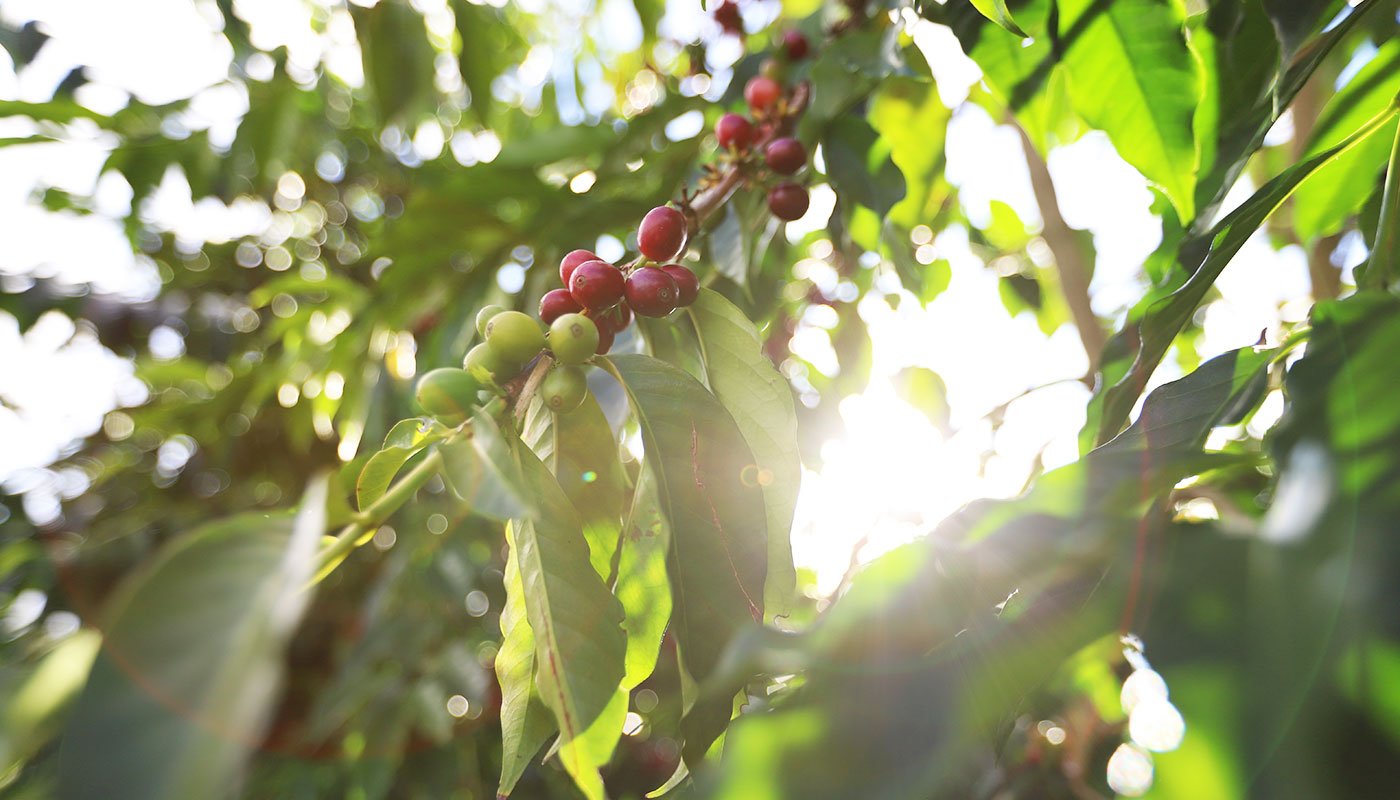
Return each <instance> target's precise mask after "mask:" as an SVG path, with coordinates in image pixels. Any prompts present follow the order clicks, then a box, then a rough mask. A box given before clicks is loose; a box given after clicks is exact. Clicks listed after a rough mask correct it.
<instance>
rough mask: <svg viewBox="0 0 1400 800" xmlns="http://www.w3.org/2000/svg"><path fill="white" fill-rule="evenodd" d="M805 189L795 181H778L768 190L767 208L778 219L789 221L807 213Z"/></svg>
mask: <svg viewBox="0 0 1400 800" xmlns="http://www.w3.org/2000/svg"><path fill="white" fill-rule="evenodd" d="M809 203H810V199H809V198H808V197H807V190H806V189H804V188H802V187H801V186H798V185H797V184H795V183H780V184H778V185H777V186H774V187H773V189H772V191H770V192H768V210H769V211H772V212H773V216H775V217H777V218H778V219H783V220H787V221H788V222H791V221H793V220H795V219H801V218H802V215H803V214H806V213H807V205H808V204H809Z"/></svg>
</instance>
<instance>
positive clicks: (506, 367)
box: [462, 342, 520, 383]
mask: <svg viewBox="0 0 1400 800" xmlns="http://www.w3.org/2000/svg"><path fill="white" fill-rule="evenodd" d="M462 369H464V370H466V371H467V372H470V373H471V374H472V377H474V378H476V379H477V380H480V381H494V382H496V383H501V382H503V381H505V380H508V379H509V378H510V377H512V376H513V375H515V373H516V372H518V371H519V369H520V365H519V364H508V363H506V361H505V359H503V358H501V357H500V355H499V354H497V353H496V351H494V350H492V349H491V347H490V346H489V345H487V344H486V343H485V342H482V343H481V344H479V345H477V346H476V347H473V348H472V349H470V350H468V351H467V357H466V358H464V359H462Z"/></svg>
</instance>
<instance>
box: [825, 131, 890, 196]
mask: <svg viewBox="0 0 1400 800" xmlns="http://www.w3.org/2000/svg"><path fill="white" fill-rule="evenodd" d="M822 152H823V153H824V154H825V158H826V171H827V175H828V176H829V177H830V178H831V182H832V183H833V184H834V185H835V187H836V191H837V193H838V194H839V195H840V196H841V197H842V198H846V199H850V200H853V201H855V202H857V203H860V204H861V205H863V206H865V207H866V208H868V209H870V210H872V211H874V212H875V213H877V214H879V215H880V216H881V217H883V216H884V215H886V214H888V213H889V212H890V209H891V208H893V207H894V205H895V203H898V202H899V201H900V200H901V199H903V197H904V175H902V174H901V173H900V171H899V167H897V166H895V163H894V161H892V160H891V159H890V143H889V142H888V141H885V140H884V139H882V138H880V134H879V133H877V132H876V131H875V129H874V128H872V127H870V123H868V122H866V121H865V120H864V119H861V118H860V117H856V116H845V117H841V118H840V119H837V120H836V121H834V122H833V123H832V124H831V127H830V129H829V130H828V132H827V136H826V138H825V139H823V140H822Z"/></svg>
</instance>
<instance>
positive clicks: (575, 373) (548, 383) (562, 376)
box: [540, 364, 588, 414]
mask: <svg viewBox="0 0 1400 800" xmlns="http://www.w3.org/2000/svg"><path fill="white" fill-rule="evenodd" d="M587 395H588V379H587V378H585V377H584V375H583V370H582V369H580V368H578V367H571V366H568V365H562V364H561V365H560V366H557V367H555V368H554V369H553V370H551V371H550V373H549V374H548V375H546V376H544V382H543V383H541V384H540V399H542V400H544V404H545V406H546V407H548V408H549V410H550V411H553V412H554V413H556V414H567V413H569V412H570V411H573V410H574V409H576V408H578V407H579V405H580V404H582V403H583V398H584V397H585V396H587Z"/></svg>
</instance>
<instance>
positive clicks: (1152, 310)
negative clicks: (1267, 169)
mask: <svg viewBox="0 0 1400 800" xmlns="http://www.w3.org/2000/svg"><path fill="white" fill-rule="evenodd" d="M1394 113H1395V108H1394V107H1393V106H1392V108H1391V109H1390V110H1389V111H1387V112H1385V113H1383V114H1381V115H1379V116H1377V117H1375V118H1373V119H1372V120H1370V121H1369V122H1367V123H1366V124H1365V125H1364V126H1362V127H1361V128H1360V129H1358V130H1356V131H1354V132H1353V133H1352V134H1351V136H1349V137H1347V139H1346V140H1345V141H1343V142H1341V143H1340V144H1338V145H1337V146H1336V147H1333V148H1331V149H1329V150H1326V151H1324V152H1322V153H1319V154H1318V155H1316V156H1313V157H1312V158H1310V159H1308V160H1307V161H1304V162H1302V163H1301V164H1295V165H1294V166H1292V167H1290V168H1289V169H1287V170H1285V171H1284V172H1283V173H1282V174H1280V175H1279V176H1277V177H1275V178H1274V179H1273V180H1271V181H1269V182H1268V183H1266V184H1264V186H1262V187H1260V189H1259V191H1257V192H1255V193H1254V194H1253V196H1251V197H1250V198H1249V199H1248V200H1246V201H1245V202H1244V203H1243V204H1241V205H1240V207H1239V208H1237V209H1235V210H1234V211H1232V212H1230V214H1229V215H1228V216H1227V217H1225V219H1223V220H1221V221H1220V223H1219V224H1218V225H1216V226H1215V229H1214V230H1212V231H1211V233H1210V234H1209V235H1208V236H1206V237H1201V238H1199V239H1197V240H1195V241H1192V242H1188V243H1187V244H1186V245H1183V247H1182V253H1183V256H1182V257H1183V258H1189V254H1190V253H1193V252H1196V253H1200V252H1204V255H1203V256H1201V258H1200V261H1199V266H1198V267H1197V268H1196V269H1195V271H1194V272H1193V273H1192V274H1191V277H1190V278H1189V279H1188V280H1187V281H1186V283H1185V284H1184V285H1182V286H1181V288H1179V289H1177V290H1176V291H1174V292H1172V293H1171V294H1170V295H1168V296H1166V297H1163V298H1161V299H1159V300H1157V301H1155V302H1153V303H1152V304H1151V305H1150V306H1148V307H1147V308H1146V310H1145V311H1143V312H1142V314H1141V316H1140V318H1139V319H1140V321H1138V322H1137V323H1132V322H1130V323H1129V326H1128V327H1127V328H1125V329H1124V332H1123V335H1125V336H1130V335H1132V334H1133V333H1136V335H1137V336H1138V338H1139V341H1140V346H1139V347H1138V348H1137V355H1136V358H1134V359H1133V362H1132V367H1131V368H1130V369H1129V370H1128V372H1127V374H1126V375H1125V376H1124V377H1123V379H1122V380H1120V381H1118V382H1117V383H1116V384H1114V385H1113V386H1111V387H1109V388H1108V390H1107V391H1106V392H1105V393H1104V402H1103V415H1102V417H1101V418H1100V421H1099V433H1098V441H1100V442H1102V441H1106V440H1107V439H1109V438H1111V437H1113V436H1114V435H1116V434H1117V433H1118V431H1119V429H1121V428H1122V425H1123V422H1124V420H1126V419H1127V418H1128V413H1129V412H1130V411H1132V407H1133V405H1134V404H1135V403H1136V402H1137V398H1138V395H1139V394H1140V393H1141V391H1142V387H1143V386H1145V385H1146V383H1147V379H1148V378H1149V377H1150V376H1151V374H1152V372H1153V371H1154V370H1156V368H1157V365H1158V364H1160V363H1161V361H1162V357H1163V356H1164V355H1166V353H1167V350H1168V349H1169V348H1170V347H1171V343H1172V341H1173V340H1174V339H1175V338H1176V335H1177V334H1178V333H1180V332H1181V329H1182V328H1183V327H1185V325H1186V323H1187V322H1188V321H1189V320H1190V319H1191V315H1192V314H1193V313H1195V311H1196V307H1197V306H1199V305H1200V304H1201V301H1202V300H1204V299H1205V296H1206V293H1207V292H1208V291H1209V290H1210V287H1211V285H1212V284H1214V283H1215V279H1216V278H1217V277H1219V276H1220V273H1221V272H1222V271H1224V269H1225V266H1226V265H1227V264H1229V263H1230V259H1232V258H1234V256H1235V253H1237V252H1239V250H1240V248H1241V247H1243V246H1244V243H1245V242H1246V241H1247V240H1248V239H1249V237H1250V236H1252V235H1253V234H1254V231H1255V230H1256V229H1257V228H1258V227H1259V226H1260V225H1262V224H1263V223H1264V220H1265V219H1267V218H1268V217H1269V215H1270V214H1272V213H1273V212H1274V210H1275V209H1277V208H1278V207H1279V206H1280V205H1282V204H1283V202H1284V201H1285V200H1287V199H1288V196H1289V195H1290V194H1292V193H1293V190H1294V189H1296V188H1297V187H1298V185H1299V184H1301V183H1302V182H1303V181H1305V180H1307V178H1308V177H1309V176H1311V175H1312V174H1313V173H1314V172H1316V171H1317V170H1318V169H1319V168H1321V167H1323V166H1325V165H1326V164H1327V163H1328V162H1330V161H1331V160H1332V159H1334V158H1336V157H1337V156H1339V155H1341V154H1343V153H1345V152H1346V151H1347V150H1349V149H1351V148H1352V147H1354V146H1355V145H1357V144H1358V143H1360V142H1362V141H1365V140H1366V138H1367V137H1368V136H1370V135H1372V134H1374V133H1375V132H1376V131H1377V130H1380V129H1381V128H1382V127H1384V126H1385V124H1386V123H1387V122H1388V121H1389V120H1390V118H1391V117H1392V116H1394Z"/></svg>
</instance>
